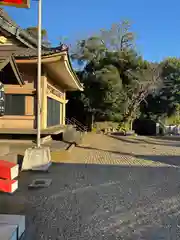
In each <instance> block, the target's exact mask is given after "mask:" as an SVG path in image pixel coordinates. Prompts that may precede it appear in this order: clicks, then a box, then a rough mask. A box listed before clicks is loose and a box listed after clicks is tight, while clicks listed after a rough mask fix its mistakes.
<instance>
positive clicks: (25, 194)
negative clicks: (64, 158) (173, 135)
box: [0, 135, 180, 240]
mask: <svg viewBox="0 0 180 240" xmlns="http://www.w3.org/2000/svg"><path fill="white" fill-rule="evenodd" d="M151 141H152V142H151ZM179 143H180V142H179V141H171V140H165V139H153V138H144V137H138V138H132V137H131V138H123V139H120V138H119V139H114V138H111V137H107V136H102V135H95V136H94V135H89V136H87V138H86V140H85V142H84V144H82V145H81V146H80V147H79V148H75V149H73V150H72V156H73V158H72V161H74V162H76V163H77V162H78V161H77V160H78V159H79V162H78V163H79V164H73V163H71V164H67V163H66V164H64V163H61V164H53V165H52V167H51V168H50V172H49V173H46V174H45V173H37V172H36V173H33V172H23V173H21V175H20V178H19V189H18V191H17V192H16V193H15V194H14V195H12V196H9V195H6V194H2V193H1V194H0V212H1V213H12V214H24V215H26V221H27V222H26V223H27V231H26V236H25V240H32V239H33V240H40V239H43V240H66V239H67V240H79V239H83V240H86V239H87V240H89V239H92V240H96V239H97V240H114V239H118V240H121V239H122V240H131V239H135V240H139V239H153V240H159V239H161V240H162V239H164V240H170V239H172V240H175V239H180V169H179V167H174V166H177V165H179V163H178V160H179V155H180V144H179ZM106 155H107V156H108V157H105V156H106ZM115 156H116V157H117V158H119V159H120V160H121V159H122V158H121V156H130V160H131V158H132V157H133V158H134V159H136V158H137V157H138V158H142V161H143V159H144V158H145V157H147V159H152V157H153V156H154V157H155V158H154V160H153V161H154V162H156V161H161V162H162V163H163V166H161V167H158V166H157V165H156V166H155V167H151V166H148V164H146V161H145V162H144V164H142V165H140V166H135V165H136V164H131V163H132V162H131V161H130V160H128V158H127V164H126V166H123V165H121V161H119V162H115V164H114V165H111V164H110V163H113V161H111V160H112V159H111V158H112V157H113V158H114V157H115ZM81 159H86V161H85V160H83V161H84V164H82V163H81V162H82V161H80V160H81ZM99 159H103V160H102V161H101V162H99ZM104 159H105V160H104ZM165 159H166V160H165ZM172 159H173V161H174V162H173V167H171V166H167V165H166V164H165V161H166V163H167V164H172ZM129 161H130V162H129ZM148 161H149V160H148ZM97 163H98V164H97ZM123 164H124V161H123ZM37 178H38V179H39V178H50V179H52V185H51V186H50V187H48V188H44V189H36V190H28V184H30V183H31V181H32V180H33V179H37Z"/></svg>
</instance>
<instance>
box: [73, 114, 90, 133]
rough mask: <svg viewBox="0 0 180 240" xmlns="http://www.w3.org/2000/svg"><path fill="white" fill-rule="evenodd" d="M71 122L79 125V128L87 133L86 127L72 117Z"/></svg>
mask: <svg viewBox="0 0 180 240" xmlns="http://www.w3.org/2000/svg"><path fill="white" fill-rule="evenodd" d="M71 120H72V121H74V122H75V123H76V124H78V125H80V127H81V128H83V129H84V130H85V131H87V127H86V126H84V125H83V124H82V123H81V122H79V121H78V120H77V119H75V118H74V117H72V118H71Z"/></svg>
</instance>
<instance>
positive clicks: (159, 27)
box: [5, 0, 180, 61]
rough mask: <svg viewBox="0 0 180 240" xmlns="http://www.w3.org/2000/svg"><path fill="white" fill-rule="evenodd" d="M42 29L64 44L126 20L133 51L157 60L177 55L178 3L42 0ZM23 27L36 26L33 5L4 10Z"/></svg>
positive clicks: (176, 0)
mask: <svg viewBox="0 0 180 240" xmlns="http://www.w3.org/2000/svg"><path fill="white" fill-rule="evenodd" d="M42 1H43V28H45V29H47V31H48V35H49V39H50V41H51V42H52V43H53V44H54V45H56V44H58V42H59V39H62V38H64V37H65V38H68V42H70V43H74V42H75V40H77V39H81V38H84V37H87V36H89V35H91V34H93V33H97V32H98V30H99V29H102V28H109V27H110V26H111V24H112V23H118V22H120V21H121V20H123V19H128V20H130V21H131V23H132V28H133V31H134V32H135V33H136V37H137V48H138V50H139V51H140V53H142V54H143V56H144V58H145V59H147V60H151V61H160V60H162V59H163V58H165V57H167V56H176V57H179V56H180V14H179V13H180V1H179V0H171V1H169V0H156V1H155V0H127V1H125V0H124V1H120V0H111V1H109V0H91V1H84V0H76V1H75V0H66V1H62V0H42ZM5 9H6V11H7V12H8V13H9V15H10V16H11V17H12V18H13V19H14V20H15V21H16V22H17V23H18V24H19V25H20V26H21V27H23V28H25V27H28V26H34V25H36V24H37V2H35V1H32V0H31V8H30V9H28V10H27V9H16V8H12V7H11V8H10V7H8V8H5Z"/></svg>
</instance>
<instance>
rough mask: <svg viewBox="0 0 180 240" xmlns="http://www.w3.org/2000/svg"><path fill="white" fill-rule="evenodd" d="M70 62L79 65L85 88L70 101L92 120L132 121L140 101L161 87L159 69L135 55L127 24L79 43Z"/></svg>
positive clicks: (132, 36)
mask: <svg viewBox="0 0 180 240" xmlns="http://www.w3.org/2000/svg"><path fill="white" fill-rule="evenodd" d="M72 59H73V60H74V61H76V62H77V63H78V64H79V65H80V66H81V71H79V72H78V75H79V78H80V80H81V82H83V83H84V87H85V89H84V92H81V93H79V92H76V93H72V94H71V95H70V101H72V100H73V102H76V103H77V106H76V109H81V111H82V106H83V111H84V112H85V113H91V114H92V115H93V116H94V118H95V120H111V121H118V122H120V123H124V122H132V121H133V120H134V119H135V118H137V117H139V116H140V106H141V104H142V102H146V99H147V96H148V95H149V94H154V93H155V92H156V91H157V89H158V88H159V87H160V85H161V84H162V80H161V73H160V70H161V69H162V68H160V66H159V65H158V64H153V63H149V62H147V61H145V60H143V58H142V56H140V55H139V54H138V53H137V52H136V50H135V46H134V34H133V33H132V32H131V31H130V25H129V23H128V22H127V21H123V22H121V23H120V24H117V25H113V26H112V28H111V29H110V30H101V32H100V34H99V35H98V36H91V37H89V38H88V39H84V40H81V41H79V42H78V43H77V46H76V49H75V50H74V52H73V54H72ZM80 106H81V107H80Z"/></svg>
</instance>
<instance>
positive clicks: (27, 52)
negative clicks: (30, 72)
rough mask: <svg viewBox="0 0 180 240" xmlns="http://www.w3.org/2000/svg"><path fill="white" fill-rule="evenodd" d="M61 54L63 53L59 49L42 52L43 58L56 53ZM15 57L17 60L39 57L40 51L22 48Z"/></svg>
mask: <svg viewBox="0 0 180 240" xmlns="http://www.w3.org/2000/svg"><path fill="white" fill-rule="evenodd" d="M60 52H62V51H61V50H60V49H58V48H54V49H53V48H52V49H47V50H42V56H47V55H51V54H54V53H60ZM13 55H14V56H15V58H28V57H37V55H38V50H37V49H31V48H27V49H23V48H22V49H19V50H17V51H16V52H15V53H14V54H13Z"/></svg>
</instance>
